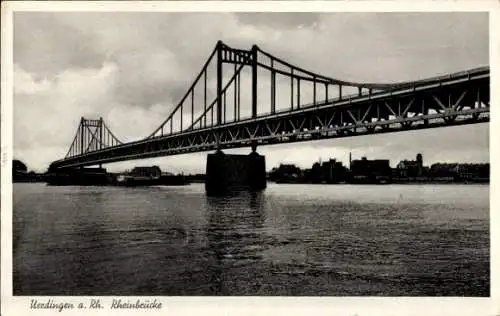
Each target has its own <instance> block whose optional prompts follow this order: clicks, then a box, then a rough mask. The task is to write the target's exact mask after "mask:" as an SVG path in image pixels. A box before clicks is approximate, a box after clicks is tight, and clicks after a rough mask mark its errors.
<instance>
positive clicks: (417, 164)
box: [396, 154, 424, 178]
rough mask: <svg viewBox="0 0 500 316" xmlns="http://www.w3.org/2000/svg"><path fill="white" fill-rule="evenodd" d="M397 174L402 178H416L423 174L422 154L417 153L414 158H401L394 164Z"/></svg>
mask: <svg viewBox="0 0 500 316" xmlns="http://www.w3.org/2000/svg"><path fill="white" fill-rule="evenodd" d="M396 169H397V170H398V172H397V173H398V176H399V177H402V178H416V177H422V176H424V163H423V157H422V154H417V157H416V159H415V160H401V161H400V162H399V163H398V165H397V166H396Z"/></svg>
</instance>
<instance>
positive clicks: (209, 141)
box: [50, 67, 490, 170]
mask: <svg viewBox="0 0 500 316" xmlns="http://www.w3.org/2000/svg"><path fill="white" fill-rule="evenodd" d="M489 83H490V71H489V68H487V67H486V68H478V69H474V70H470V71H464V72H460V73H455V74H451V75H448V76H441V77H436V78H430V79H428V80H423V81H419V82H416V83H415V84H414V85H413V86H407V87H402V88H398V89H394V90H391V91H381V92H375V93H370V94H366V93H365V94H359V95H353V96H349V97H346V96H344V97H343V98H342V99H338V98H337V99H329V100H327V101H326V102H325V101H322V102H321V103H317V104H313V105H307V106H302V107H300V108H295V109H293V110H288V111H282V112H276V113H272V114H269V113H268V114H263V115H262V114H261V115H260V116H258V117H256V118H249V119H242V120H240V121H236V122H229V123H225V124H221V125H218V126H209V127H206V128H198V129H197V128H190V129H188V130H183V131H179V132H174V133H172V134H169V135H164V136H158V137H153V138H148V139H144V140H140V141H134V142H130V143H124V144H120V145H117V146H113V147H108V148H105V149H101V150H96V151H92V152H88V153H85V154H82V155H77V156H73V157H69V158H65V159H61V160H57V161H55V162H53V163H52V164H51V167H50V168H51V169H52V170H55V169H63V168H75V167H84V166H91V165H97V164H104V163H111V162H118V161H125V160H133V159H143V158H151V157H159V156H169V155H179V154H184V153H194V152H201V151H213V150H216V149H221V150H222V149H228V148H238V147H247V146H251V145H257V146H262V145H269V144H279V143H290V142H301V141H311V140H315V139H327V138H338V137H350V136H357V135H367V134H376V133H388V132H397V131H405V130H412V129H424V128H435V127H442V126H452V125H461V124H472V123H481V122H488V121H489V103H490V90H489Z"/></svg>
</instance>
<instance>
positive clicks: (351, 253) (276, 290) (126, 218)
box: [13, 184, 490, 296]
mask: <svg viewBox="0 0 500 316" xmlns="http://www.w3.org/2000/svg"><path fill="white" fill-rule="evenodd" d="M13 190H14V195H13V203H14V208H13V230H14V234H13V249H14V254H13V262H14V267H13V269H14V274H13V279H14V285H13V286H14V295H175V296H177V295H308V296H315V295H331V296H344V295H349V296H357V295H382V296H387V295H390V296H400V295H404V296H409V295H411V296H422V295H425V296H427V295H439V296H489V286H490V281H489V278H490V272H489V260H490V259H489V257H490V254H489V187H488V186H486V185H383V186H370V185H359V186H356V185H293V184H291V185H286V184H269V185H268V188H267V189H266V190H265V191H264V192H262V193H258V194H256V193H253V194H251V193H241V194H238V195H235V196H232V197H225V198H212V197H206V196H205V193H204V186H203V185H202V184H192V185H190V186H185V187H143V188H121V187H72V186H67V187H52V186H46V185H45V184H14V188H13Z"/></svg>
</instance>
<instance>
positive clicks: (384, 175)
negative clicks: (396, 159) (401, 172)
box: [350, 157, 391, 182]
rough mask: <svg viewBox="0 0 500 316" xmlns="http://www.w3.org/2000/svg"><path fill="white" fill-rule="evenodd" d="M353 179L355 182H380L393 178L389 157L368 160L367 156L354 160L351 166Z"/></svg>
mask: <svg viewBox="0 0 500 316" xmlns="http://www.w3.org/2000/svg"><path fill="white" fill-rule="evenodd" d="M350 174H351V179H352V180H353V181H355V182H358V180H359V181H367V182H380V181H389V180H390V179H391V166H390V164H389V160H387V159H375V160H368V159H366V157H363V158H361V160H352V161H351V166H350Z"/></svg>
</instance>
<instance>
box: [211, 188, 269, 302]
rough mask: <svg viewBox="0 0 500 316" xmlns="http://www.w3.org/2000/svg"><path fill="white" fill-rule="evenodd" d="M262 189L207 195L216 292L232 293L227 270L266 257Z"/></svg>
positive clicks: (251, 263) (252, 263) (213, 278)
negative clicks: (263, 241) (263, 251)
mask: <svg viewBox="0 0 500 316" xmlns="http://www.w3.org/2000/svg"><path fill="white" fill-rule="evenodd" d="M262 199H263V193H262V192H241V193H235V194H233V195H231V196H228V197H207V206H208V207H207V212H208V216H209V224H208V228H207V239H208V248H209V251H211V252H212V253H213V255H214V258H215V262H214V265H213V277H212V279H211V283H212V287H211V289H212V291H213V293H212V294H214V295H229V294H231V293H230V292H229V291H228V289H227V288H225V287H224V284H225V283H228V282H231V280H227V275H226V274H225V272H226V271H230V270H231V269H234V268H237V267H241V269H244V268H243V267H244V266H248V265H258V264H259V261H260V260H261V259H262V255H261V254H260V250H261V246H262V244H261V242H262V240H263V239H264V238H263V237H262V236H261V235H262V234H263V231H262V227H263V223H264V213H263V209H262Z"/></svg>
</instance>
